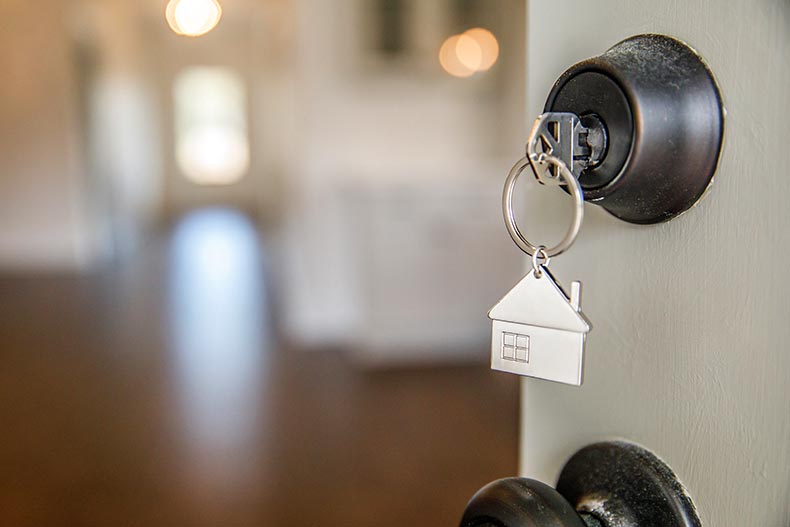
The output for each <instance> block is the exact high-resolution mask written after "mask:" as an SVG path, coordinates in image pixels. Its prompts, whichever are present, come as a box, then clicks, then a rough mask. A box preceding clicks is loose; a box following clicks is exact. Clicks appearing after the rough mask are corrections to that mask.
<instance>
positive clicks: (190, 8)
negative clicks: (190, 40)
mask: <svg viewBox="0 0 790 527" xmlns="http://www.w3.org/2000/svg"><path fill="white" fill-rule="evenodd" d="M165 17H166V18H167V23H168V24H169V25H170V28H171V29H172V30H173V31H174V32H175V33H177V34H179V35H185V36H189V37H199V36H200V35H205V34H206V33H208V32H209V31H211V30H212V29H214V28H215V27H216V26H217V24H218V23H219V20H220V18H222V6H220V5H219V2H218V1H217V0H170V2H169V3H168V4H167V8H166V9H165Z"/></svg>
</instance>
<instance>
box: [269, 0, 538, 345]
mask: <svg viewBox="0 0 790 527" xmlns="http://www.w3.org/2000/svg"><path fill="white" fill-rule="evenodd" d="M376 4H377V2H365V1H361V0H345V1H342V2H337V1H330V0H307V1H303V2H299V5H298V17H297V19H298V21H299V26H298V30H297V31H296V33H295V34H296V35H298V38H299V39H298V42H297V49H298V55H297V61H296V68H295V71H294V78H295V83H294V84H295V86H296V87H297V88H296V94H297V99H298V101H299V103H298V105H297V114H296V115H297V120H296V123H297V134H296V138H297V139H296V145H297V149H298V152H299V154H300V155H296V156H295V158H294V162H293V164H292V166H293V169H294V172H295V175H296V176H295V177H293V178H289V179H288V190H289V193H288V195H289V205H290V210H289V212H290V214H291V217H290V220H289V221H288V227H289V233H288V237H287V239H288V241H289V242H290V243H289V245H288V251H287V254H288V259H287V263H286V265H284V266H283V268H284V269H286V270H287V273H286V275H285V276H284V277H283V280H282V281H281V287H283V288H284V289H285V294H284V295H283V298H284V300H285V311H284V322H285V325H286V329H287V331H288V333H289V334H290V335H292V336H293V337H294V338H296V339H298V340H301V341H304V342H308V343H310V342H312V343H315V344H319V345H320V344H323V345H326V344H327V343H332V342H348V341H351V342H355V343H357V344H364V346H362V347H364V348H365V349H366V350H373V349H378V348H382V349H383V348H404V349H406V348H408V349H411V350H421V349H424V348H426V347H430V348H431V349H432V351H433V352H434V353H438V351H439V350H443V349H449V350H452V351H451V353H452V354H456V355H457V353H458V352H459V350H460V349H462V348H463V347H467V348H470V347H472V344H473V343H477V342H478V341H479V340H481V339H482V338H484V334H485V325H484V323H483V322H484V319H482V318H480V317H479V313H480V309H482V308H481V307H480V306H485V305H486V302H488V301H489V300H492V301H493V300H495V298H491V299H489V298H488V295H490V294H491V293H490V292H491V291H496V290H497V287H504V285H501V284H500V285H497V283H496V282H497V280H498V279H499V278H498V277H503V276H504V277H508V276H510V275H512V274H513V273H514V272H515V273H517V272H518V271H517V270H518V268H519V267H520V261H519V260H518V259H517V258H514V259H512V260H511V261H510V262H511V265H508V261H507V260H504V259H500V260H497V261H496V262H495V263H494V264H493V265H491V266H488V267H486V265H485V264H486V262H489V261H490V260H491V254H492V253H495V252H498V251H502V250H507V247H508V246H507V245H506V241H505V238H506V236H503V237H497V236H496V234H500V233H501V219H500V213H499V209H498V202H499V194H500V192H501V180H502V174H504V173H505V171H506V170H507V168H508V167H509V163H512V158H513V156H514V155H515V154H514V153H517V152H519V151H520V150H521V149H522V148H523V145H522V142H523V138H524V127H525V118H524V115H523V108H524V104H523V86H524V61H523V49H524V45H523V39H524V33H523V22H522V21H523V9H524V6H523V2H520V1H501V2H490V3H488V5H487V6H486V8H485V9H481V10H480V13H481V16H480V17H479V18H476V19H474V20H472V21H471V22H470V25H468V26H465V25H463V24H459V23H457V22H456V21H455V20H454V17H453V13H454V6H456V5H457V4H458V2H454V1H450V0H445V1H438V2H418V1H411V2H406V3H405V5H406V6H407V7H408V9H409V12H410V13H411V15H410V17H409V19H408V21H409V23H408V24H407V26H406V27H407V32H408V36H407V39H408V41H409V42H410V44H411V46H412V47H413V49H412V53H411V54H410V55H409V54H407V55H406V56H404V57H394V58H393V57H381V56H380V55H377V54H376V53H374V52H373V51H372V50H371V46H370V43H369V42H366V40H365V39H366V37H368V36H369V35H370V34H371V33H375V31H376V30H377V29H376V26H375V16H373V14H374V13H372V11H371V9H372V7H373V6H375V5H376ZM481 4H483V2H481ZM471 24H474V25H481V26H484V27H489V28H491V29H492V30H493V31H494V32H495V33H496V34H497V36H498V37H499V38H500V39H501V40H500V45H501V47H502V53H501V55H500V57H501V58H500V64H498V65H497V66H496V67H495V69H494V70H492V71H491V72H489V73H487V74H486V75H483V76H480V77H475V78H472V79H457V78H453V77H450V76H449V75H447V74H446V73H444V72H443V71H442V70H441V68H440V66H439V61H438V57H437V55H438V50H439V46H440V45H441V43H442V41H443V40H444V39H445V38H447V37H449V36H450V35H452V34H453V33H455V32H459V31H463V30H465V29H468V28H469V27H471ZM483 209H484V210H483ZM500 242H501V243H500ZM459 255H464V256H463V257H459ZM449 276H455V278H456V279H457V280H455V281H453V280H450V279H447V278H448V277H449ZM470 276H475V277H477V278H476V279H475V282H474V283H469V277H470ZM462 277H464V278H463V279H462ZM443 279H445V280H444V282H443ZM478 286H479V287H478ZM485 291H488V292H487V293H486V292H485ZM494 294H496V293H494ZM399 298H400V299H402V302H400V301H399V300H398V299H399ZM478 319H479V320H478ZM406 355H407V353H405V352H404V351H401V352H399V356H402V357H405V356H406Z"/></svg>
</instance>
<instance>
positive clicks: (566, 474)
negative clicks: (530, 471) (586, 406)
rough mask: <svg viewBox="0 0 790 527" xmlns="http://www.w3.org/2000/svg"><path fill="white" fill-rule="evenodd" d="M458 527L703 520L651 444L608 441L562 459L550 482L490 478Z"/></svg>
mask: <svg viewBox="0 0 790 527" xmlns="http://www.w3.org/2000/svg"><path fill="white" fill-rule="evenodd" d="M460 527H701V523H700V520H699V518H698V516H697V513H696V510H695V509H694V505H693V503H692V502H691V498H689V496H688V494H687V493H686V491H685V489H684V488H683V486H682V485H681V483H680V482H679V481H678V479H677V477H676V476H675V474H674V473H673V472H672V470H671V469H670V468H669V466H667V465H666V464H665V463H664V462H663V461H661V460H660V459H659V458H658V457H656V456H655V455H654V454H653V453H651V452H650V451H648V450H646V449H644V448H642V447H640V446H638V445H634V444H632V443H627V442H623V441H612V442H604V443H596V444H593V445H589V446H587V447H585V448H583V449H581V450H579V451H578V452H577V453H576V454H574V455H573V457H571V459H570V460H569V461H568V462H567V463H566V464H565V467H564V468H563V469H562V473H561V474H560V478H559V481H558V483H557V489H556V490H555V489H553V488H551V487H550V486H548V485H546V484H545V483H541V482H540V481H536V480H534V479H527V478H505V479H500V480H497V481H494V482H493V483H489V484H488V485H486V486H485V487H483V488H482V489H480V490H479V491H478V492H477V493H476V494H475V495H474V496H473V497H472V499H471V501H470V502H469V504H468V505H467V507H466V510H465V511H464V515H463V518H462V519H461V523H460Z"/></svg>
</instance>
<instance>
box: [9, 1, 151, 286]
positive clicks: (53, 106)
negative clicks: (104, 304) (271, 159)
mask: <svg viewBox="0 0 790 527" xmlns="http://www.w3.org/2000/svg"><path fill="white" fill-rule="evenodd" d="M137 7H138V6H136V5H135V4H131V3H128V2H124V1H114V2H110V1H96V0H81V1H77V0H73V1H69V2H62V1H53V0H44V1H42V2H35V3H31V2H17V1H12V2H5V3H4V4H3V8H2V11H1V12H0V14H2V16H3V19H4V20H5V21H6V23H5V24H4V26H3V28H4V29H3V32H2V35H1V36H0V40H1V41H2V46H0V67H1V68H2V71H3V73H4V81H3V83H2V84H0V99H1V100H2V103H0V112H2V113H0V167H2V168H0V170H2V172H0V268H4V269H16V270H32V269H41V270H52V269H59V270H74V269H83V270H84V269H88V268H91V267H92V266H94V265H95V264H98V263H100V262H103V261H106V260H107V259H109V258H112V257H114V256H116V255H119V254H121V253H123V252H125V251H128V250H130V249H131V248H132V247H133V246H134V245H136V243H137V242H138V240H139V239H140V237H141V236H142V231H143V230H145V228H146V227H147V226H148V225H150V223H151V222H152V221H153V220H154V219H155V218H156V216H157V214H158V204H159V202H158V199H159V185H160V173H159V165H160V160H159V158H158V148H157V144H158V135H157V132H158V129H157V127H158V123H157V122H156V119H155V115H156V108H155V107H154V101H153V100H152V98H151V95H152V94H151V92H150V85H149V84H147V82H146V81H147V79H146V76H145V73H144V71H145V67H146V65H145V63H144V61H143V59H142V56H141V55H142V50H141V45H140V44H141V36H140V33H139V13H138V11H137Z"/></svg>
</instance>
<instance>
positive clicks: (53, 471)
mask: <svg viewBox="0 0 790 527" xmlns="http://www.w3.org/2000/svg"><path fill="white" fill-rule="evenodd" d="M213 214H214V215H213V216H212V215H211V214H208V215H206V214H204V215H203V216H200V215H196V216H193V217H190V218H187V220H185V221H184V222H182V223H181V224H180V225H179V226H177V228H176V229H175V230H174V232H173V233H172V234H171V235H169V236H168V237H166V238H164V239H163V240H162V241H161V243H158V244H155V245H153V246H152V247H151V248H150V249H147V250H145V251H142V253H141V255H140V256H139V257H137V258H135V259H134V261H132V262H126V263H125V264H124V265H121V266H119V267H118V268H117V269H113V270H111V271H106V272H102V273H100V274H96V275H91V276H85V277H73V276H5V277H2V278H0V298H2V303H0V525H2V526H31V527H32V526H35V527H50V526H52V527H56V526H64V527H66V526H67V527H80V526H112V527H123V526H146V527H147V526H165V527H170V526H173V527H191V526H195V527H203V526H238V527H242V526H256V527H280V526H282V527H286V526H287V527H299V526H310V527H322V526H327V527H329V526H332V527H335V526H337V527H340V526H343V527H355V526H378V527H387V526H393V527H394V526H403V525H410V526H416V527H420V526H425V527H428V526H431V527H433V526H452V525H456V524H457V521H458V519H459V517H460V514H461V512H462V510H463V507H464V505H465V503H466V501H467V499H468V498H469V497H470V496H471V494H472V493H473V492H474V491H475V490H476V489H477V488H478V487H480V486H481V485H483V484H485V483H486V482H488V481H490V480H492V479H495V478H498V477H503V476H507V475H512V474H514V473H515V471H516V452H517V445H516V441H517V383H516V381H515V380H514V379H513V378H511V377H509V376H506V375H502V374H495V373H492V372H490V371H488V370H487V368H486V367H485V365H482V364H481V365H480V366H466V367H454V368H447V367H433V368H428V369H399V370H392V371H376V372H371V371H364V370H360V369H358V368H356V367H355V366H354V364H353V363H350V362H349V361H348V360H346V358H345V356H344V354H343V353H342V350H330V349H327V350H320V351H315V350H313V351H304V350H299V349H295V348H294V347H293V346H287V345H284V344H283V343H282V342H280V341H279V339H278V338H277V336H276V334H275V332H274V331H273V330H272V329H271V328H272V327H273V324H272V320H273V319H275V318H276V316H275V314H273V313H272V312H271V310H270V309H269V301H268V294H267V291H268V290H270V289H271V287H270V286H271V284H268V283H267V282H266V279H265V278H266V274H265V273H264V272H263V271H262V270H261V269H263V268H264V267H265V266H266V262H267V261H268V258H267V255H266V253H265V250H264V248H265V247H266V243H265V241H264V243H263V244H262V245H261V244H260V243H259V237H258V234H257V232H255V230H254V229H253V228H252V227H251V224H249V223H245V221H244V220H243V218H241V217H238V216H235V215H233V214H230V213H216V211H215V213H213Z"/></svg>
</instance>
